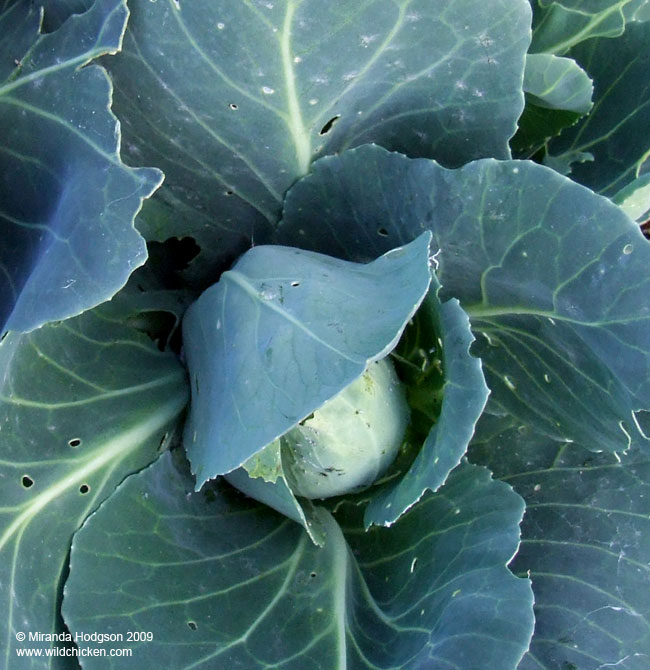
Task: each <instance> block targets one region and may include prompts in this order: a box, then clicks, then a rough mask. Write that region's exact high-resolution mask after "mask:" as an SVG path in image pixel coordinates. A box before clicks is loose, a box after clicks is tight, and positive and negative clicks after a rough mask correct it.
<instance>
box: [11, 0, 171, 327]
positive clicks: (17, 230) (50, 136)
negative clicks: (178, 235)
mask: <svg viewBox="0 0 650 670" xmlns="http://www.w3.org/2000/svg"><path fill="white" fill-rule="evenodd" d="M127 15H128V12H127V9H126V3H125V2H124V0H98V1H97V2H96V3H95V4H94V5H93V7H92V8H91V9H90V10H89V11H88V12H87V13H85V14H82V15H78V16H74V17H72V18H71V19H70V20H69V21H67V22H66V23H64V24H63V25H62V26H61V27H60V28H59V30H57V31H56V32H53V33H50V34H46V35H41V34H39V24H40V14H39V11H38V8H37V7H35V6H34V4H33V3H30V2H26V1H21V2H15V3H12V4H9V5H7V6H5V7H4V9H2V10H0V35H2V39H1V41H0V53H1V54H2V64H1V65H0V127H1V128H2V146H1V147H0V226H1V227H2V231H3V240H2V241H3V244H2V246H1V247H0V292H1V293H0V329H2V332H4V331H5V330H20V331H29V330H32V329H34V328H37V327H38V326H40V325H41V324H43V323H46V322H48V321H54V320H60V319H64V318H67V317H70V316H74V315H77V314H80V313H81V312H83V311H84V310H86V309H89V308H91V307H94V306H96V305H98V304H99V303H101V302H103V301H105V300H107V299H109V298H111V297H112V296H113V295H114V294H115V293H116V292H117V291H118V290H119V289H120V288H121V287H122V286H123V285H124V284H125V283H126V281H127V279H128V277H129V275H130V274H131V272H132V271H133V269H134V268H136V267H137V266H139V265H142V263H144V261H145V259H146V249H145V244H144V240H143V239H142V237H141V236H140V235H139V233H138V232H136V230H135V229H134V227H133V219H134V217H135V215H136V213H137V212H138V211H139V209H140V207H141V205H142V200H143V198H146V197H147V196H149V195H151V193H152V191H153V190H154V189H155V188H156V187H157V186H158V185H159V184H160V181H161V174H160V172H159V171H158V170H153V169H145V168H141V169H132V168H129V167H127V166H126V165H124V164H123V163H122V161H121V159H120V156H119V139H120V137H119V128H118V124H117V120H116V119H115V117H114V116H113V114H112V113H111V112H110V111H109V109H108V108H109V104H110V98H111V85H110V82H109V80H108V78H107V76H106V73H105V72H104V70H102V69H101V68H100V67H98V66H95V65H88V63H89V61H91V60H92V59H93V58H96V57H97V56H100V55H102V54H106V53H113V52H115V51H116V50H117V49H119V47H120V43H121V40H122V34H123V31H124V26H125V23H126V19H127Z"/></svg>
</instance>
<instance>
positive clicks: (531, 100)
mask: <svg viewBox="0 0 650 670" xmlns="http://www.w3.org/2000/svg"><path fill="white" fill-rule="evenodd" d="M524 92H525V94H526V108H525V109H524V112H523V114H522V116H521V118H520V119H519V128H518V130H517V134H516V135H515V137H513V139H512V141H511V146H512V148H513V150H514V151H515V152H516V154H517V155H519V156H521V157H526V156H529V155H532V154H534V153H535V152H536V151H538V150H539V149H540V148H541V147H542V146H543V145H544V143H545V142H546V140H548V138H550V137H553V136H554V135H557V134H558V133H559V132H560V131H561V130H562V129H563V128H566V127H568V126H571V125H572V124H574V123H576V122H577V121H578V119H580V118H581V117H582V116H584V115H585V114H587V112H589V110H590V109H591V106H592V103H591V96H592V93H593V84H592V82H591V79H589V77H588V76H587V73H586V72H585V71H584V70H583V69H582V68H581V67H580V66H579V65H578V64H577V63H576V62H575V61H574V60H573V59H571V58H562V57H558V56H553V55H551V54H528V55H527V56H526V70H525V72H524Z"/></svg>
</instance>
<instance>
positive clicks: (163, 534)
mask: <svg viewBox="0 0 650 670" xmlns="http://www.w3.org/2000/svg"><path fill="white" fill-rule="evenodd" d="M175 456H176V457H175ZM192 488H193V478H192V477H191V475H190V473H189V471H188V469H187V466H186V464H185V463H179V458H178V454H176V455H174V454H171V453H166V454H164V455H163V456H162V457H161V458H160V460H159V461H158V462H156V463H155V464H154V465H152V466H151V467H149V468H148V469H146V470H144V471H143V472H141V473H139V474H137V475H134V476H133V477H130V478H129V479H127V480H126V481H125V482H124V483H123V484H122V485H121V486H120V488H119V489H118V491H116V493H115V495H113V496H112V497H111V499H110V500H109V501H108V502H107V503H106V504H104V505H103V506H102V508H101V509H100V510H99V511H98V513H97V514H95V515H93V517H92V518H90V519H89V520H88V522H87V523H86V524H85V525H84V527H83V528H82V529H81V530H80V531H79V532H78V533H77V535H76V536H75V540H74V544H73V549H72V556H71V573H70V578H69V579H68V581H67V583H66V587H65V597H64V604H63V611H64V616H65V620H66V623H67V624H68V626H69V627H70V629H71V630H72V631H76V630H89V629H90V628H93V629H94V628H98V629H99V628H101V630H103V631H106V632H115V633H118V632H124V631H126V630H147V631H151V632H153V641H152V642H142V643H140V644H131V645H127V646H132V647H133V655H132V656H131V657H124V658H119V659H115V658H110V657H105V658H89V659H88V660H87V661H86V665H85V667H87V668H89V669H90V670H94V669H95V668H120V670H122V669H125V670H128V668H141V667H143V666H144V667H157V666H161V665H162V666H165V667H174V668H178V669H179V670H180V669H189V668H206V669H208V668H218V667H221V666H226V665H227V666H228V667H231V668H233V669H234V668H241V669H242V670H263V669H265V668H270V667H276V668H282V669H283V670H303V669H304V668H314V670H342V669H343V668H347V669H348V670H377V669H383V668H385V669H388V668H397V667H399V668H402V670H425V669H428V668H431V667H441V668H442V667H450V666H449V664H450V663H452V664H453V663H454V662H457V659H459V658H462V659H464V665H463V667H464V668H468V669H469V668H478V667H494V668H499V669H500V670H514V669H515V668H516V666H517V663H518V662H519V659H520V658H521V656H522V655H523V653H524V652H525V650H526V649H527V647H528V642H529V639H530V635H531V632H532V627H533V618H532V594H531V589H530V583H529V581H528V580H526V579H518V578H515V577H514V576H513V575H512V573H511V572H510V571H509V570H508V569H507V568H506V563H507V562H508V561H509V560H510V558H511V557H512V555H513V553H514V552H515V551H516V548H517V545H518V541H519V528H518V524H519V521H520V519H521V515H522V513H523V504H522V501H521V499H520V498H519V496H517V495H516V494H514V492H513V491H512V490H511V489H510V487H508V486H506V485H505V484H503V483H501V482H494V481H492V480H491V478H490V476H489V473H488V472H487V470H485V469H483V468H479V467H476V466H471V465H464V466H462V467H461V468H459V470H458V471H456V472H455V473H454V474H453V475H452V476H451V477H450V480H449V483H448V484H447V485H446V486H445V487H444V489H443V490H442V491H441V493H440V494H433V495H431V496H430V497H428V498H426V500H424V501H423V502H422V503H421V504H420V505H419V506H417V507H416V508H414V509H413V510H412V511H411V512H409V514H407V515H406V516H405V517H404V518H403V520H401V521H400V522H398V523H397V524H396V525H395V526H394V527H393V528H390V529H385V528H382V529H373V530H372V531H370V533H368V534H366V533H364V532H363V531H362V528H361V518H360V515H359V512H358V511H357V510H355V509H354V508H352V509H350V510H347V512H346V514H345V515H344V516H345V524H344V529H345V532H346V533H347V536H348V538H349V541H350V543H351V547H350V546H349V545H348V544H347V542H346V540H345V538H344V536H343V534H342V533H341V529H340V528H339V526H338V525H337V523H336V522H335V521H334V519H333V518H332V517H331V516H330V515H329V514H328V513H327V512H325V511H323V510H321V511H320V514H321V516H322V521H323V525H324V526H325V528H326V530H327V537H326V542H325V546H324V547H323V548H318V547H316V546H315V545H314V544H313V543H312V542H311V540H310V539H309V537H308V535H307V534H306V533H305V532H304V530H303V529H302V528H301V527H300V526H299V525H297V524H296V523H294V522H293V521H290V520H289V519H287V518H286V517H282V516H280V515H277V514H276V513H274V512H272V511H271V510H269V508H267V507H264V506H260V505H259V504H257V503H254V502H252V501H251V500H249V499H246V498H244V497H243V496H241V494H239V493H237V492H236V491H235V490H234V489H232V488H230V487H228V486H226V485H225V484H223V483H214V482H211V483H210V484H208V485H207V486H206V487H205V488H204V489H203V490H202V491H200V492H198V493H191V490H192ZM443 491H444V494H443ZM118 526H119V528H120V532H119V533H116V532H115V529H116V527H118ZM100 547H101V549H99V550H98V548H100ZM160 584H164V585H165V588H164V593H161V591H160V590H159V586H158V585H160Z"/></svg>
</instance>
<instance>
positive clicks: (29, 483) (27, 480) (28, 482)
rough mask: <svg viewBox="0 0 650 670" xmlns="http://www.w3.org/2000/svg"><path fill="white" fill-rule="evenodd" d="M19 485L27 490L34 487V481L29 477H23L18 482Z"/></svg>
mask: <svg viewBox="0 0 650 670" xmlns="http://www.w3.org/2000/svg"><path fill="white" fill-rule="evenodd" d="M20 483H21V484H22V485H23V487H24V488H26V489H28V488H29V487H30V486H34V480H33V479H32V478H31V477H30V476H29V475H23V478H22V479H21V480H20Z"/></svg>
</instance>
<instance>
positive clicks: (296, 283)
mask: <svg viewBox="0 0 650 670" xmlns="http://www.w3.org/2000/svg"><path fill="white" fill-rule="evenodd" d="M291 286H294V287H295V286H300V282H299V281H292V282H291Z"/></svg>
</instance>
